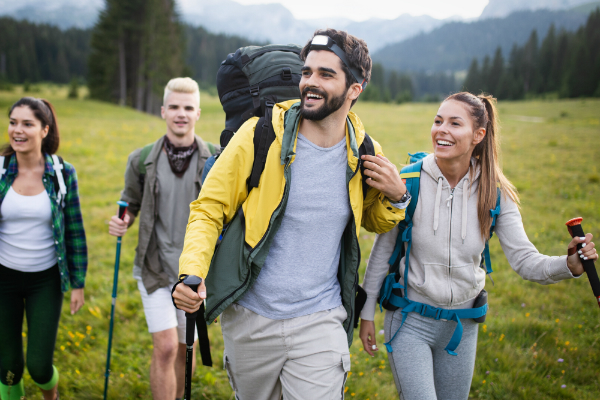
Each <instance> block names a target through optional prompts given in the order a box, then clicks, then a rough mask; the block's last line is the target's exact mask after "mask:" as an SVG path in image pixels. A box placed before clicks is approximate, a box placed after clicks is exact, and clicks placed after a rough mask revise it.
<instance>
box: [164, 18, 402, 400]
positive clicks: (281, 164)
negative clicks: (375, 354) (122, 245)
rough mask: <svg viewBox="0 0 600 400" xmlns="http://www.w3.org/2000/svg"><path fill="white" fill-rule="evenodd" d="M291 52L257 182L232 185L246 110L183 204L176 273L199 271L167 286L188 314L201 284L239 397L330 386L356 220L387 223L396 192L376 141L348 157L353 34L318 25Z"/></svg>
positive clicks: (344, 345)
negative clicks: (198, 281) (285, 91)
mask: <svg viewBox="0 0 600 400" xmlns="http://www.w3.org/2000/svg"><path fill="white" fill-rule="evenodd" d="M301 58H302V59H303V60H304V62H305V64H304V66H303V68H302V78H301V81H300V93H301V94H302V99H301V100H300V101H298V100H291V101H287V102H284V103H279V104H276V105H275V107H274V108H273V116H272V124H273V127H274V129H275V136H276V138H275V140H274V141H273V143H272V144H271V146H270V147H269V152H268V155H267V159H266V164H265V168H264V172H263V173H262V175H261V179H260V183H259V185H258V187H257V188H254V189H252V190H251V191H250V192H249V193H248V190H247V185H246V182H247V179H248V177H249V175H250V172H251V170H252V165H253V161H254V156H253V154H254V153H253V148H254V143H253V138H254V129H255V127H256V124H257V118H252V119H250V120H248V121H247V122H246V123H245V124H244V125H243V126H242V127H241V128H240V129H239V130H238V132H237V133H236V134H235V135H234V137H233V139H232V140H231V142H229V144H228V145H227V147H226V149H225V150H224V152H223V153H222V154H221V156H220V158H219V160H218V162H217V163H216V164H215V165H214V167H213V169H212V170H211V173H210V174H209V175H208V177H207V179H206V181H205V182H204V187H203V189H202V192H201V193H200V196H199V197H198V199H197V200H196V201H194V202H193V203H192V204H191V212H190V219H189V222H188V227H187V232H186V237H185V243H184V249H183V253H182V255H181V258H180V261H179V273H180V279H182V278H183V277H185V276H187V275H197V276H200V277H202V278H206V277H207V275H208V278H207V280H206V286H204V285H201V286H200V287H199V288H198V290H197V292H194V291H192V290H191V289H190V288H188V287H187V286H185V285H177V286H176V287H175V290H174V292H173V299H174V302H175V304H176V305H177V307H178V308H180V309H182V310H184V311H186V312H194V311H196V310H198V308H199V307H200V304H201V303H202V301H203V300H204V299H206V297H207V296H206V293H207V290H208V299H207V300H206V310H207V314H206V315H207V318H209V317H208V316H212V315H215V314H220V313H221V312H222V316H221V324H222V325H221V326H222V330H223V338H224V342H225V351H224V367H225V368H226V369H227V372H228V375H229V380H230V384H231V387H232V388H233V390H234V391H235V392H236V396H237V397H236V398H238V399H243V400H246V399H280V398H281V395H282V394H283V398H285V399H286V400H288V399H334V398H343V392H344V384H345V380H346V377H347V374H348V372H349V371H350V354H349V344H350V343H351V342H352V333H353V328H354V326H353V325H354V324H353V320H354V316H355V312H356V311H355V307H354V305H355V294H356V289H357V288H356V285H357V282H358V279H357V278H358V275H357V273H358V267H359V264H360V248H359V245H358V233H359V230H360V227H361V225H362V226H363V227H364V228H365V229H367V230H368V231H371V232H377V233H383V232H387V231H389V230H390V229H391V228H393V227H394V226H395V225H396V224H397V223H398V222H399V221H400V220H402V219H403V218H404V208H405V207H406V206H407V205H408V202H409V200H410V199H409V198H408V197H409V195H407V194H406V188H405V186H404V184H403V183H402V180H401V179H400V176H399V174H398V170H397V168H396V167H395V166H394V165H393V164H392V163H391V162H390V161H388V160H387V159H386V158H385V157H384V156H383V154H382V151H381V147H380V146H379V144H378V143H377V142H375V141H374V140H373V146H374V149H375V154H376V155H375V156H369V155H366V156H362V160H359V158H358V156H359V151H358V149H359V147H360V146H361V144H362V142H363V140H364V139H365V129H364V127H363V124H362V123H361V121H360V119H359V118H358V116H357V115H356V114H354V113H353V112H350V108H351V107H352V106H353V105H354V103H355V102H356V101H357V100H358V97H359V95H360V94H361V92H362V90H363V89H364V87H365V86H366V84H367V83H368V81H369V78H370V76H371V64H372V62H371V58H370V56H369V51H368V49H367V46H366V43H365V42H364V41H363V40H360V39H358V38H356V37H354V36H352V35H349V34H347V33H346V32H343V31H337V30H334V29H327V30H319V31H317V32H315V34H314V36H313V38H312V39H311V40H310V41H309V42H308V43H307V44H306V46H305V47H304V48H303V50H302V52H301ZM361 162H363V163H364V166H365V167H366V169H365V175H366V176H364V177H363V176H362V173H361V169H360V164H361ZM363 179H365V180H366V183H367V184H368V185H369V186H370V187H371V188H370V189H369V190H368V191H367V194H366V197H363V186H362V180H363ZM224 223H225V224H228V226H227V230H226V231H225V233H224V235H223V239H222V241H221V243H220V244H219V247H218V248H217V250H215V244H216V242H217V239H218V238H219V235H220V233H221V229H222V227H223V224H224ZM213 255H214V257H213ZM209 267H210V274H209V273H208V272H209Z"/></svg>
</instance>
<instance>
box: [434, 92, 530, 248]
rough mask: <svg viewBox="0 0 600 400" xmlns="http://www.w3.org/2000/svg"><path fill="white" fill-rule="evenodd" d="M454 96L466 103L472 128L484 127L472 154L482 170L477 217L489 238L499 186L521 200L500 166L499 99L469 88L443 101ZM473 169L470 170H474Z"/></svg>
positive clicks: (455, 98) (485, 236)
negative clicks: (492, 212)
mask: <svg viewBox="0 0 600 400" xmlns="http://www.w3.org/2000/svg"><path fill="white" fill-rule="evenodd" d="M449 100H454V101H460V102H462V103H464V104H466V105H467V107H468V109H469V111H470V113H471V117H472V120H473V128H474V129H480V128H485V131H486V135H485V137H484V138H483V140H482V141H481V142H480V143H479V144H477V146H475V149H474V150H473V155H472V156H473V157H475V158H476V159H477V163H478V165H479V167H480V170H481V175H480V177H479V190H478V191H477V217H478V219H479V228H480V229H481V234H482V235H483V237H484V238H485V239H487V238H488V235H489V232H490V227H491V226H492V218H491V216H490V210H491V209H493V208H496V198H497V193H496V187H497V186H499V187H500V191H501V192H502V195H503V196H507V195H508V196H509V197H510V198H511V199H512V200H513V201H514V202H515V203H517V204H519V195H518V193H517V189H516V188H515V186H514V185H513V184H512V183H511V182H510V181H509V180H508V179H507V178H506V176H504V173H503V172H502V168H501V167H500V127H499V124H498V112H497V110H496V99H495V98H494V97H493V96H491V95H486V94H480V95H479V96H475V95H473V94H471V93H469V92H460V93H455V94H453V95H450V96H448V97H447V98H446V99H445V100H444V102H446V101H449ZM473 173H474V171H473V170H471V174H473Z"/></svg>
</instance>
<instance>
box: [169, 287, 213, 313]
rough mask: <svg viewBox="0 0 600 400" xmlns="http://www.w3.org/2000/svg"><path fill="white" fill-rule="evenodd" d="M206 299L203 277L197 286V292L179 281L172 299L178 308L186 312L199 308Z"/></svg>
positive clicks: (193, 311)
mask: <svg viewBox="0 0 600 400" xmlns="http://www.w3.org/2000/svg"><path fill="white" fill-rule="evenodd" d="M204 299H206V286H204V279H203V280H202V283H201V284H200V285H199V286H198V292H194V291H193V290H192V289H190V287H189V286H187V285H184V284H183V283H180V284H179V285H177V286H176V287H175V291H174V292H173V301H174V302H175V305H176V306H177V308H179V309H180V310H183V311H185V312H186V313H190V314H191V313H195V312H196V311H198V309H199V308H200V305H201V304H202V302H203V301H204Z"/></svg>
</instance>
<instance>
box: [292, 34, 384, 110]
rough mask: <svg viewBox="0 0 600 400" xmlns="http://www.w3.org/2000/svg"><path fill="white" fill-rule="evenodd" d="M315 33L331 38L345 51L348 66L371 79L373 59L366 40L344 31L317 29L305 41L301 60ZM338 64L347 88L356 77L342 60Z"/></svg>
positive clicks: (307, 51)
mask: <svg viewBox="0 0 600 400" xmlns="http://www.w3.org/2000/svg"><path fill="white" fill-rule="evenodd" d="M317 35H325V36H329V37H330V38H332V39H333V40H334V41H335V42H336V43H337V44H338V45H339V46H340V47H341V48H342V50H343V51H344V53H346V57H347V58H348V62H350V66H351V67H352V68H356V69H357V70H359V71H360V72H361V73H362V75H363V77H364V78H365V80H366V81H367V83H368V82H369V81H370V80H371V68H372V66H373V61H372V60H371V56H370V55H369V48H368V47H367V42H365V41H364V40H362V39H359V38H357V37H356V36H353V35H351V34H349V33H348V32H346V31H341V30H337V29H331V28H329V29H317V30H316V31H315V33H314V34H313V37H312V38H311V39H310V40H309V41H308V42H307V43H306V45H305V46H304V48H303V49H302V51H301V52H300V59H301V60H302V61H306V57H307V56H308V53H309V52H310V45H311V43H312V40H313V38H314V37H315V36H317ZM340 64H341V65H342V70H343V71H344V74H345V75H346V90H348V88H350V86H352V84H353V83H356V79H355V78H354V75H352V72H350V69H349V68H348V67H347V66H346V65H345V64H344V63H343V62H340ZM358 83H360V82H358ZM357 101H358V98H356V99H354V100H353V101H352V105H354V104H355V103H356V102H357Z"/></svg>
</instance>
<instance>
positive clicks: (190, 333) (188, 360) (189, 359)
mask: <svg viewBox="0 0 600 400" xmlns="http://www.w3.org/2000/svg"><path fill="white" fill-rule="evenodd" d="M201 283H202V278H199V277H197V276H195V275H190V276H188V277H186V278H185V279H184V280H183V284H184V285H187V286H188V287H189V288H190V289H192V290H193V291H194V292H198V286H200V284H201ZM197 316H198V311H196V312H195V313H187V312H186V313H185V318H186V322H185V345H186V349H185V395H184V399H185V400H190V399H191V398H192V365H193V361H194V333H195V329H196V317H197Z"/></svg>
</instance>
